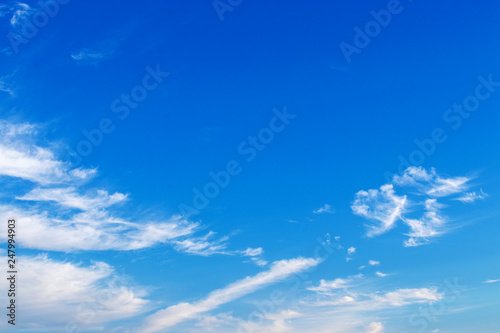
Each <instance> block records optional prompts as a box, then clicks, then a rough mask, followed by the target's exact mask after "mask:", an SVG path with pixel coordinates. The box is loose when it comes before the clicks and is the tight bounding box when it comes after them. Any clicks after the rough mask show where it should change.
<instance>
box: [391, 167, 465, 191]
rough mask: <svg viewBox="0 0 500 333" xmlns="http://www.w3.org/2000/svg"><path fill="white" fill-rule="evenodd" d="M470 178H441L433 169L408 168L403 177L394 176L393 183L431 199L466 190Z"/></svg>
mask: <svg viewBox="0 0 500 333" xmlns="http://www.w3.org/2000/svg"><path fill="white" fill-rule="evenodd" d="M470 180H471V178H467V177H448V178H446V177H442V176H440V175H438V174H437V173H436V170H435V169H434V168H431V169H430V171H427V170H425V169H424V168H422V167H409V168H407V169H406V170H405V172H404V173H403V175H401V176H399V175H395V176H394V177H393V183H394V184H396V185H399V186H410V187H415V188H417V189H418V190H419V191H420V192H421V193H422V194H426V195H428V196H431V197H445V196H449V195H451V194H456V193H461V192H464V191H465V190H467V189H468V188H469V187H470V185H469V182H470Z"/></svg>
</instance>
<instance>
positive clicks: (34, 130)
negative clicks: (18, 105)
mask: <svg viewBox="0 0 500 333" xmlns="http://www.w3.org/2000/svg"><path fill="white" fill-rule="evenodd" d="M38 129H39V127H38V126H36V125H32V124H28V123H11V122H8V121H5V120H2V121H0V134H1V136H0V157H1V159H0V176H9V177H15V178H21V179H25V180H28V181H31V182H35V183H39V184H42V185H48V184H58V183H65V182H81V181H87V180H88V179H90V178H92V177H93V176H94V175H95V174H96V172H97V170H96V169H84V168H78V169H72V168H71V167H70V166H69V165H68V164H67V163H64V162H62V161H60V160H58V159H57V156H56V154H55V153H54V151H53V150H52V147H50V146H45V147H42V146H40V145H38V144H37V143H36V142H35V140H36V137H37V136H38Z"/></svg>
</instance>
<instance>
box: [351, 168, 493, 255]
mask: <svg viewBox="0 0 500 333" xmlns="http://www.w3.org/2000/svg"><path fill="white" fill-rule="evenodd" d="M470 180H471V178H468V177H443V176H440V175H438V174H437V172H436V170H435V169H434V168H432V169H430V171H427V170H425V169H424V168H422V167H409V168H407V169H406V170H405V171H404V173H403V174H402V175H396V176H394V177H393V183H392V184H385V185H383V186H381V187H380V189H379V190H368V191H359V192H358V193H356V195H355V200H354V202H353V204H352V206H351V208H352V211H353V213H354V214H356V215H360V216H363V217H365V218H366V219H368V220H369V221H372V223H371V224H367V225H366V227H367V236H368V237H374V236H377V235H380V234H383V233H385V232H387V231H389V230H390V229H392V228H393V227H394V226H395V225H396V223H397V221H399V220H401V221H402V222H404V223H405V224H406V225H407V226H408V227H409V228H410V232H409V233H408V234H407V235H408V236H409V239H407V240H405V241H404V246H407V247H410V246H419V245H423V244H427V243H429V241H430V239H432V238H435V237H438V236H440V235H442V234H444V233H445V232H447V231H448V229H449V228H447V222H448V218H447V217H446V216H445V215H444V214H443V213H442V210H443V208H444V207H445V206H444V205H443V204H441V203H439V202H438V201H437V200H438V199H439V198H444V197H447V196H451V195H458V194H462V196H461V197H458V198H452V200H459V201H462V202H473V201H474V200H477V199H482V198H484V197H485V196H484V195H477V194H476V193H475V192H469V193H464V192H465V191H467V190H468V189H469V188H470V186H471V185H470ZM395 186H398V187H399V188H398V191H405V193H404V194H402V195H397V194H396V192H398V191H396V190H395ZM408 188H409V190H408ZM412 189H416V190H417V191H416V196H417V199H418V200H421V199H419V198H421V196H427V198H426V199H425V200H424V201H423V202H421V201H418V200H417V201H414V202H411V205H412V207H411V208H412V209H413V210H412V211H410V207H409V206H410V202H409V200H408V196H409V195H414V194H415V192H414V191H412ZM481 193H482V192H481ZM418 207H424V209H423V212H422V215H421V217H419V218H414V217H408V214H407V213H412V212H414V210H415V209H416V208H418Z"/></svg>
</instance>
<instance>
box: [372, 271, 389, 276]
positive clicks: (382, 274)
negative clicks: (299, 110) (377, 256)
mask: <svg viewBox="0 0 500 333" xmlns="http://www.w3.org/2000/svg"><path fill="white" fill-rule="evenodd" d="M375 274H377V276H380V277H386V276H389V274H384V273H382V272H375Z"/></svg>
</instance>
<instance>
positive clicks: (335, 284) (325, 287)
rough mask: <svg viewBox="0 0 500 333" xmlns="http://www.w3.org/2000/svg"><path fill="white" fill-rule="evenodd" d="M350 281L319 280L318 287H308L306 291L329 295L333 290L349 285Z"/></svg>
mask: <svg viewBox="0 0 500 333" xmlns="http://www.w3.org/2000/svg"><path fill="white" fill-rule="evenodd" d="M351 282H352V279H341V278H337V279H335V280H332V281H326V280H321V281H320V282H319V286H317V287H310V288H307V290H310V291H314V292H317V293H329V292H331V291H332V290H335V289H344V288H347V287H349V286H350V285H351Z"/></svg>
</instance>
